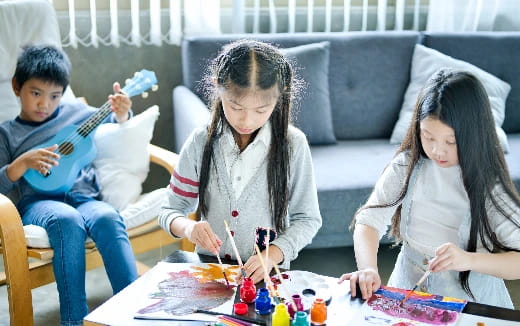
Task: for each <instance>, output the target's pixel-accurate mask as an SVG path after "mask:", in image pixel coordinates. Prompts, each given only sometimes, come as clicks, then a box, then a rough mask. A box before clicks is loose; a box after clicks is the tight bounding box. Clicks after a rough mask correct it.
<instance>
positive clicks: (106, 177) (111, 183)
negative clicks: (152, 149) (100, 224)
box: [94, 105, 159, 210]
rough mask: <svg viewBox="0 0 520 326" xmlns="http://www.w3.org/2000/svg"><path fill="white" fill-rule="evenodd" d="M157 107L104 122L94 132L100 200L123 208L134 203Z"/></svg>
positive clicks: (144, 171)
mask: <svg viewBox="0 0 520 326" xmlns="http://www.w3.org/2000/svg"><path fill="white" fill-rule="evenodd" d="M158 116H159V107H158V106H157V105H154V106H152V107H150V108H149V109H147V110H145V111H144V112H142V113H141V114H138V115H136V116H134V117H133V118H131V119H129V120H128V121H126V122H124V123H104V124H102V125H101V126H99V127H98V128H97V130H96V134H95V135H94V142H95V144H96V147H97V156H96V159H95V160H94V166H95V167H96V169H97V173H98V176H99V183H100V185H101V194H102V197H103V200H104V201H106V202H107V203H109V204H111V205H112V206H114V207H115V208H116V209H119V210H123V209H124V208H125V207H127V206H128V205H129V204H131V203H134V202H135V201H136V200H137V198H138V197H139V195H140V194H141V191H142V186H141V184H142V183H143V181H144V180H145V179H146V176H147V175H148V170H149V165H150V158H149V155H150V154H149V153H148V144H149V143H150V140H151V139H152V135H153V128H154V125H155V121H156V120H157V117H158Z"/></svg>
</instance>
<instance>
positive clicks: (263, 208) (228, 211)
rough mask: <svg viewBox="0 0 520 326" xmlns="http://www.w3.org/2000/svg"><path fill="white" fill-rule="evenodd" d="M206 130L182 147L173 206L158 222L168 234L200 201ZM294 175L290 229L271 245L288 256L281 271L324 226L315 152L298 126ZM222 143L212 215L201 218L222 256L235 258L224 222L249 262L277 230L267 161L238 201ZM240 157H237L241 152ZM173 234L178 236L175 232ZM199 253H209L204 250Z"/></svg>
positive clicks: (213, 179)
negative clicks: (219, 244) (219, 242)
mask: <svg viewBox="0 0 520 326" xmlns="http://www.w3.org/2000/svg"><path fill="white" fill-rule="evenodd" d="M206 136H207V131H206V128H202V129H198V130H196V131H194V132H193V133H192V134H191V136H190V138H189V139H188V140H187V141H186V143H185V144H184V146H183V148H182V150H181V153H180V158H179V164H178V165H177V166H176V168H175V172H174V174H173V175H172V178H171V180H170V188H169V190H170V191H168V196H169V204H168V206H166V207H163V209H162V211H161V213H160V215H159V224H160V225H161V227H162V228H164V229H165V230H166V231H167V232H168V233H171V232H170V227H169V226H170V224H171V222H172V221H173V220H174V219H175V218H177V217H181V216H186V215H187V214H188V213H190V212H193V211H195V209H196V206H197V201H198V185H199V176H200V169H201V161H202V152H203V148H204V144H205V141H206ZM288 140H289V143H290V147H289V148H290V155H289V157H290V176H289V181H288V182H289V184H288V187H289V205H288V216H287V217H286V225H287V228H286V230H285V232H284V233H282V234H276V238H275V239H274V240H273V237H271V236H270V237H271V238H270V239H271V241H270V243H271V244H273V245H276V246H277V247H278V248H280V249H281V250H282V252H283V254H284V263H283V265H282V267H284V268H288V267H289V263H290V261H292V260H294V259H295V258H296V257H297V256H298V252H299V251H300V250H301V249H303V247H305V246H306V245H307V244H309V243H310V242H311V241H312V238H313V237H314V235H315V234H316V233H317V232H318V229H319V228H320V227H321V215H320V211H319V206H318V196H317V191H316V184H315V181H314V172H313V166H312V160H311V153H310V149H309V146H308V144H307V139H306V137H305V135H304V134H303V133H302V132H301V131H300V130H298V129H297V128H295V127H292V126H291V127H289V132H288ZM222 141H223V139H222V138H221V139H219V140H217V141H216V142H215V148H214V153H215V162H217V164H216V165H215V164H212V165H211V172H210V177H209V178H210V180H209V184H208V188H207V196H208V215H207V216H201V220H206V221H208V222H209V223H210V225H211V228H212V229H213V231H214V232H215V234H216V235H217V236H218V237H219V238H220V239H221V240H222V241H223V244H222V248H221V251H220V255H221V256H222V257H226V258H231V259H236V257H235V254H234V252H233V249H232V246H231V242H230V240H229V239H228V236H227V233H226V230H225V225H224V220H226V221H227V222H228V224H229V227H230V229H231V231H232V234H233V237H234V239H235V243H236V245H237V248H238V251H239V253H240V257H241V259H242V260H243V262H244V263H245V262H246V261H247V259H249V257H251V256H252V255H253V254H254V253H255V249H254V244H255V243H257V244H258V246H259V247H260V248H264V247H265V234H266V230H267V229H270V230H274V229H275V225H274V224H273V219H272V217H271V210H270V205H269V193H268V187H267V184H268V183H267V160H265V161H264V162H263V163H262V165H261V167H260V168H259V169H258V172H257V173H256V174H255V175H253V177H252V178H251V180H250V182H249V183H248V185H247V186H246V187H245V189H244V190H243V192H242V194H241V195H240V197H239V198H236V196H235V194H234V191H233V186H232V183H231V180H230V179H229V176H228V173H227V170H226V167H225V163H224V159H223V157H222V155H223V152H222V150H221V146H222V145H221V142H222ZM237 155H239V154H237ZM172 236H175V235H173V234H172ZM196 251H197V252H200V253H204V254H211V253H209V252H207V251H205V250H203V249H202V248H196Z"/></svg>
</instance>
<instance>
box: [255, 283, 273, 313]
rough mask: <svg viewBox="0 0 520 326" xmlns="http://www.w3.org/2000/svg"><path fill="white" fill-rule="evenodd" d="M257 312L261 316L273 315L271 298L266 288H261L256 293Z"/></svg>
mask: <svg viewBox="0 0 520 326" xmlns="http://www.w3.org/2000/svg"><path fill="white" fill-rule="evenodd" d="M255 311H256V313H257V314H259V315H267V314H270V313H271V298H270V297H269V291H268V290H267V289H266V288H260V289H258V291H257V292H256V299H255Z"/></svg>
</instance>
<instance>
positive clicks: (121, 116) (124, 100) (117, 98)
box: [108, 82, 132, 123]
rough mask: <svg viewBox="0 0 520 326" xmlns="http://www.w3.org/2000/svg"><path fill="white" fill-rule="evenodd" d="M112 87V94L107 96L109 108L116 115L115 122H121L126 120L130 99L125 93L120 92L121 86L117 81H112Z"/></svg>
mask: <svg viewBox="0 0 520 326" xmlns="http://www.w3.org/2000/svg"><path fill="white" fill-rule="evenodd" d="M113 88H114V94H113V95H109V96H108V100H109V101H110V105H111V107H110V109H111V110H112V112H114V114H115V115H116V120H117V122H119V123H122V122H125V121H127V120H128V111H129V110H130V108H131V107H132V101H131V100H130V98H129V97H128V96H127V95H126V94H123V93H121V86H120V85H119V83H118V82H115V83H114V85H113Z"/></svg>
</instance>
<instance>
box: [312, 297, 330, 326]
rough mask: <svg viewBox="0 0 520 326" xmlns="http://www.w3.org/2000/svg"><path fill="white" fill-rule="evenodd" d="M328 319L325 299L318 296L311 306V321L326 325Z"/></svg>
mask: <svg viewBox="0 0 520 326" xmlns="http://www.w3.org/2000/svg"><path fill="white" fill-rule="evenodd" d="M326 321H327V305H326V304H325V300H323V299H321V298H318V299H316V300H314V303H313V304H312V307H311V323H312V324H313V325H324V324H325V322H326Z"/></svg>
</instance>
